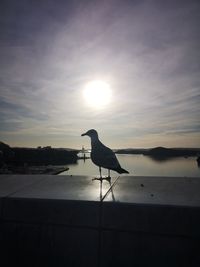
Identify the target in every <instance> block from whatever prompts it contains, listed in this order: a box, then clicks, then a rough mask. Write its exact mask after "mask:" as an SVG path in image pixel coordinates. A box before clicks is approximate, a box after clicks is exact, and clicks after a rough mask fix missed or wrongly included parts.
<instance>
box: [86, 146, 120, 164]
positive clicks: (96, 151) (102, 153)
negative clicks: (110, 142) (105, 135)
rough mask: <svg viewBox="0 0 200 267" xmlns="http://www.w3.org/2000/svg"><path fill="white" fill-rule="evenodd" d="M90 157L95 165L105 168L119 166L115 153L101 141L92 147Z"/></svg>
mask: <svg viewBox="0 0 200 267" xmlns="http://www.w3.org/2000/svg"><path fill="white" fill-rule="evenodd" d="M91 158H92V161H93V162H94V163H95V164H96V165H98V166H100V167H103V168H106V169H113V168H117V167H118V166H119V162H118V160H117V157H116V156H115V153H114V152H113V151H112V150H111V149H110V148H108V147H106V146H105V145H103V144H102V143H101V142H99V143H98V145H96V146H94V147H93V149H92V153H91Z"/></svg>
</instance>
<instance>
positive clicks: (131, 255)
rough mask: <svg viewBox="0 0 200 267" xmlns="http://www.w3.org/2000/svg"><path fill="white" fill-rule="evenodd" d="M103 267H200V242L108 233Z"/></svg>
mask: <svg viewBox="0 0 200 267" xmlns="http://www.w3.org/2000/svg"><path fill="white" fill-rule="evenodd" d="M102 255H103V257H102V259H101V260H102V263H101V266H103V267H116V266H120V267H123V266H126V267H132V266H154V267H161V266H162V267H169V266H170V267H177V266H199V263H200V255H199V241H198V240H197V239H187V238H184V237H176V236H162V235H152V234H151V233H130V232H120V231H104V232H103V234H102Z"/></svg>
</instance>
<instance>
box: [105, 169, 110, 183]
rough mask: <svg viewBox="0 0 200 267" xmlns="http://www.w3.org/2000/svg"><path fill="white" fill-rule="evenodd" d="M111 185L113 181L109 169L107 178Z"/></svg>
mask: <svg viewBox="0 0 200 267" xmlns="http://www.w3.org/2000/svg"><path fill="white" fill-rule="evenodd" d="M105 180H107V181H108V182H109V183H110V181H111V176H110V169H108V177H106V178H105Z"/></svg>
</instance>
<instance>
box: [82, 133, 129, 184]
mask: <svg viewBox="0 0 200 267" xmlns="http://www.w3.org/2000/svg"><path fill="white" fill-rule="evenodd" d="M85 135H87V136H89V137H90V138H91V148H92V149H91V159H92V162H93V163H94V164H95V165H97V166H98V167H99V173H100V178H99V179H97V178H96V179H95V180H100V181H102V180H103V178H102V175H101V168H105V169H108V177H107V178H104V179H106V180H108V181H110V179H111V177H110V170H113V171H116V172H118V173H129V172H128V171H126V170H125V169H123V168H122V167H121V166H120V164H119V161H118V159H117V157H116V155H115V153H114V152H113V151H112V150H111V149H110V148H108V147H107V146H105V145H104V144H102V143H101V141H100V140H99V137H98V133H97V131H96V130H94V129H91V130H89V131H87V132H86V133H83V134H82V135H81V136H85Z"/></svg>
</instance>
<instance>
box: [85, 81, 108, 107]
mask: <svg viewBox="0 0 200 267" xmlns="http://www.w3.org/2000/svg"><path fill="white" fill-rule="evenodd" d="M83 95H84V98H85V100H86V102H87V104H88V105H90V106H92V107H95V108H102V107H104V106H105V105H107V104H108V103H109V102H110V100H111V89H110V85H109V84H108V83H107V82H104V81H102V80H94V81H91V82H89V83H87V84H86V86H85V88H84V91H83Z"/></svg>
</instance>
